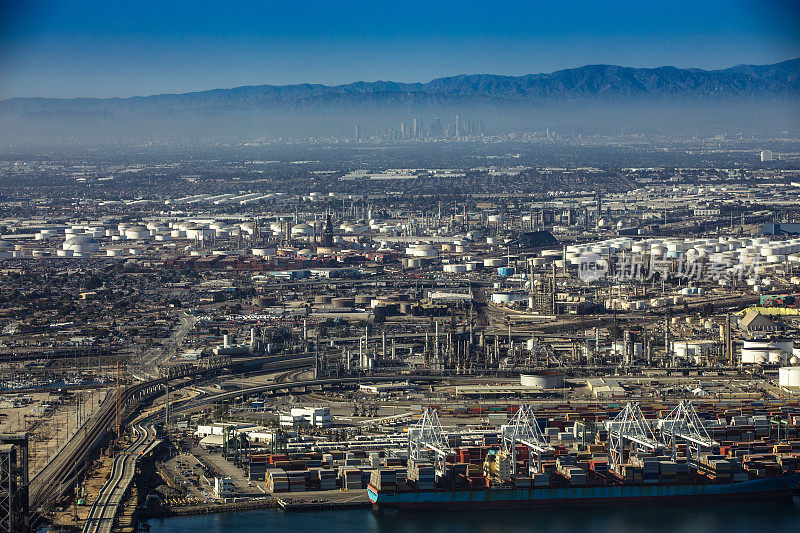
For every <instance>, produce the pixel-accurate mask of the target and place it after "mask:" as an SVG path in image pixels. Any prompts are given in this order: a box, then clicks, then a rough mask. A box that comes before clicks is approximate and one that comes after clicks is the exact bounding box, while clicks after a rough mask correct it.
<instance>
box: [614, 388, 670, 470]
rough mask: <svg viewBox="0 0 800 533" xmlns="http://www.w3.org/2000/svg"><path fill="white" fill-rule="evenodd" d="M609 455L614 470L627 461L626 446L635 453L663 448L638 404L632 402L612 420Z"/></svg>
mask: <svg viewBox="0 0 800 533" xmlns="http://www.w3.org/2000/svg"><path fill="white" fill-rule="evenodd" d="M608 442H609V447H608V455H609V463H610V466H611V467H612V468H615V467H617V466H618V465H620V464H622V463H623V462H624V460H625V457H624V453H625V445H626V444H627V443H630V445H631V450H632V451H634V452H640V451H653V450H656V449H658V448H660V447H661V443H660V442H658V441H657V440H656V438H655V435H653V430H652V429H650V424H649V423H648V422H647V420H645V418H644V415H643V414H642V409H641V408H640V407H639V404H638V403H636V402H630V403H628V404H627V405H626V406H625V409H623V410H622V411H620V413H619V414H618V415H617V416H616V417H615V418H614V420H612V421H611V422H610V424H609V430H608Z"/></svg>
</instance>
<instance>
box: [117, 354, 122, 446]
mask: <svg viewBox="0 0 800 533" xmlns="http://www.w3.org/2000/svg"><path fill="white" fill-rule="evenodd" d="M116 407H117V412H116V423H117V425H116V428H117V441H119V440H120V438H121V437H122V394H121V391H120V362H119V361H117V399H116Z"/></svg>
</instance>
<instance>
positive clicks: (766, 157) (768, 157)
mask: <svg viewBox="0 0 800 533" xmlns="http://www.w3.org/2000/svg"><path fill="white" fill-rule="evenodd" d="M774 158H775V156H773V155H772V151H770V150H764V151H762V152H761V161H762V162H764V161H772V160H773V159H774Z"/></svg>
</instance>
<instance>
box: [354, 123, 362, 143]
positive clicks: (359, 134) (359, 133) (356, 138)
mask: <svg viewBox="0 0 800 533" xmlns="http://www.w3.org/2000/svg"><path fill="white" fill-rule="evenodd" d="M358 130H359V128H358V124H356V131H355V134H356V135H355V137H354V138H355V140H356V141H357V140H359V139H360V138H361V132H360V131H358Z"/></svg>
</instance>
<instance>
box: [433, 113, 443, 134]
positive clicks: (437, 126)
mask: <svg viewBox="0 0 800 533" xmlns="http://www.w3.org/2000/svg"><path fill="white" fill-rule="evenodd" d="M443 134H444V128H442V121H441V120H439V117H433V122H431V135H432V136H433V137H441V136H442V135H443Z"/></svg>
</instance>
